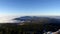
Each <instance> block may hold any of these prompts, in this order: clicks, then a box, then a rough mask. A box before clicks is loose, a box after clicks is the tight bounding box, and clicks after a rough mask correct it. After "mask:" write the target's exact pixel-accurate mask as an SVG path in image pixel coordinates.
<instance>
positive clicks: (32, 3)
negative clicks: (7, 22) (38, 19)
mask: <svg viewBox="0 0 60 34" xmlns="http://www.w3.org/2000/svg"><path fill="white" fill-rule="evenodd" d="M0 15H1V16H5V15H60V0H0Z"/></svg>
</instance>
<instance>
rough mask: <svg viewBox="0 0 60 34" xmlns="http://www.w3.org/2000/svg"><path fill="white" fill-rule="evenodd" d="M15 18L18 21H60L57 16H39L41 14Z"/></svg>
mask: <svg viewBox="0 0 60 34" xmlns="http://www.w3.org/2000/svg"><path fill="white" fill-rule="evenodd" d="M14 20H17V21H31V22H35V23H36V22H37V23H43V22H44V23H60V19H57V17H56V18H55V17H54V18H53V17H39V16H23V17H18V18H15V19H14Z"/></svg>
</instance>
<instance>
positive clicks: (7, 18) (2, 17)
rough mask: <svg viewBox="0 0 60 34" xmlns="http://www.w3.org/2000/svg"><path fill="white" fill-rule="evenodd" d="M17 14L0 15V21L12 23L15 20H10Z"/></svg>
mask: <svg viewBox="0 0 60 34" xmlns="http://www.w3.org/2000/svg"><path fill="white" fill-rule="evenodd" d="M16 17H18V16H1V17H0V23H9V22H10V23H13V22H16V21H15V20H12V19H14V18H16Z"/></svg>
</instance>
